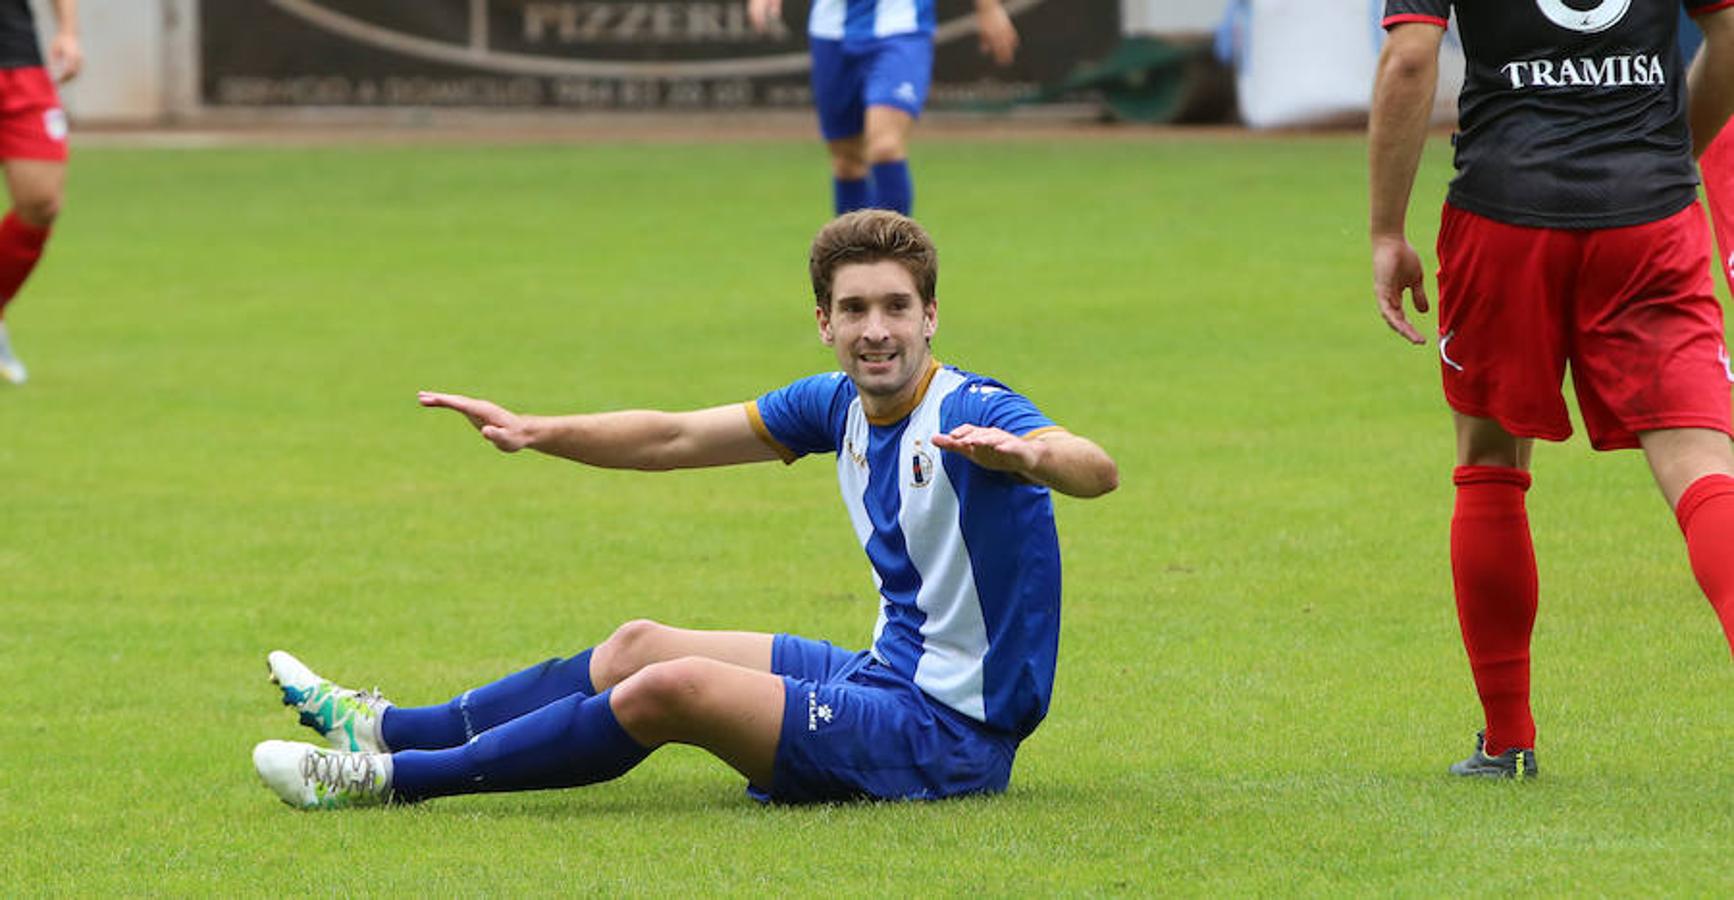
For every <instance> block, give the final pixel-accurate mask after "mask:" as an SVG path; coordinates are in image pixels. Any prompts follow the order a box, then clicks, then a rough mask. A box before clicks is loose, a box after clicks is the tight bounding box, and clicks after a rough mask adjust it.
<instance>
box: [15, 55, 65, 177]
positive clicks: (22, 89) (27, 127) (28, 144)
mask: <svg viewBox="0 0 1734 900" xmlns="http://www.w3.org/2000/svg"><path fill="white" fill-rule="evenodd" d="M0 159H42V160H49V161H51V162H65V161H66V113H65V112H64V111H63V110H61V108H60V97H59V96H58V95H56V94H55V93H54V82H53V81H51V80H49V78H48V70H46V69H44V68H42V67H41V66H32V67H29V68H24V69H0Z"/></svg>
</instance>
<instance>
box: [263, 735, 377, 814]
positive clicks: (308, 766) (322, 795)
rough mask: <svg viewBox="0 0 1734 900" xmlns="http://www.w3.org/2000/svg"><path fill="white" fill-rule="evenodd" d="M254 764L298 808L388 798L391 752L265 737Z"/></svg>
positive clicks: (334, 806)
mask: <svg viewBox="0 0 1734 900" xmlns="http://www.w3.org/2000/svg"><path fill="white" fill-rule="evenodd" d="M253 768H254V769H257V770H258V772H259V778H260V780H262V781H264V782H265V786H266V787H268V788H270V789H271V790H273V791H276V792H277V796H278V797H279V798H281V799H282V800H283V802H284V803H287V804H289V805H290V806H293V807H295V808H296V809H347V808H349V807H352V806H379V805H381V804H383V803H388V802H390V800H391V755H390V754H388V753H342V752H339V751H336V750H326V749H325V748H323V747H315V746H313V745H312V744H303V743H299V742H296V741H264V742H263V743H260V744H259V745H258V746H257V747H254V748H253Z"/></svg>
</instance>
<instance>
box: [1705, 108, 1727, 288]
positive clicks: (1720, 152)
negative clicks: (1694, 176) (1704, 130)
mask: <svg viewBox="0 0 1734 900" xmlns="http://www.w3.org/2000/svg"><path fill="white" fill-rule="evenodd" d="M1698 170H1699V171H1700V172H1702V173H1703V175H1704V197H1705V198H1706V199H1708V200H1709V201H1710V221H1712V222H1714V223H1715V224H1716V246H1718V247H1720V248H1721V249H1722V254H1721V260H1722V264H1721V265H1719V266H1717V268H1719V269H1721V270H1722V277H1724V278H1726V279H1728V287H1729V289H1730V290H1734V127H1730V126H1727V125H1724V126H1722V130H1721V131H1720V132H1718V133H1717V135H1716V139H1715V140H1714V141H1711V142H1710V147H1709V149H1707V150H1705V151H1704V155H1703V156H1701V157H1699V158H1698Z"/></svg>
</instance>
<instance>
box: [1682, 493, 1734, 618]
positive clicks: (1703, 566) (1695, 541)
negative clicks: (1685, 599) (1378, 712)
mask: <svg viewBox="0 0 1734 900" xmlns="http://www.w3.org/2000/svg"><path fill="white" fill-rule="evenodd" d="M1674 516H1675V517H1676V518H1678V519H1679V520H1680V530H1681V531H1683V532H1685V533H1686V555H1687V556H1688V557H1690V558H1691V560H1692V574H1694V575H1696V576H1698V586H1699V587H1701V588H1703V589H1704V596H1705V597H1708V598H1709V599H1710V608H1711V609H1714V610H1716V618H1718V619H1720V620H1722V633H1723V634H1724V635H1725V636H1727V638H1728V644H1729V647H1730V649H1734V478H1730V477H1728V476H1727V475H1705V476H1704V477H1703V478H1700V479H1698V480H1697V481H1694V482H1692V486H1691V487H1689V488H1686V492H1685V493H1684V494H1681V495H1680V502H1679V503H1677V504H1675V506H1674Z"/></svg>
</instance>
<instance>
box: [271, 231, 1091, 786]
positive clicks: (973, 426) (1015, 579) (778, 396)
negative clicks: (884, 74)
mask: <svg viewBox="0 0 1734 900" xmlns="http://www.w3.org/2000/svg"><path fill="white" fill-rule="evenodd" d="M810 271H811V275H812V280H813V293H814V296H815V298H816V300H817V304H818V306H817V311H816V312H817V316H818V325H819V335H820V338H821V339H822V340H823V341H824V343H825V344H826V345H827V346H830V347H832V348H833V349H834V350H835V352H836V355H837V362H838V363H839V365H840V367H841V369H842V371H840V372H830V373H826V374H822V375H815V376H812V377H810V378H805V379H802V380H800V381H796V382H794V383H793V384H790V385H788V386H786V387H783V388H779V389H777V390H774V391H771V392H770V393H767V394H765V395H764V396H762V397H759V398H758V399H757V400H753V401H750V402H747V403H745V404H731V405H728V406H718V407H713V408H710V409H703V410H697V411H693V412H684V413H663V412H648V411H629V412H614V413H601V414H596V415H575V416H564V417H542V416H525V415H518V414H515V413H513V412H510V411H508V410H506V409H502V408H501V407H499V406H497V405H495V404H493V403H489V402H487V401H485V400H477V399H472V398H469V397H461V396H456V395H452V394H435V393H423V394H422V395H421V403H422V405H424V406H429V407H443V408H446V409H452V410H456V411H457V412H460V413H462V414H463V415H464V416H466V417H467V418H468V419H469V420H470V422H471V423H472V424H473V425H475V426H476V427H477V428H478V429H480V430H481V434H482V437H484V438H486V439H487V440H489V441H491V442H492V443H493V444H494V445H495V446H496V447H498V448H499V449H501V450H504V451H506V452H514V451H517V450H521V449H523V448H525V447H529V448H532V449H535V450H539V451H541V452H544V453H548V454H552V455H556V456H563V457H566V458H568V459H571V460H574V461H577V462H580V463H585V464H587V465H592V466H602V467H607V468H632V469H646V470H666V469H678V468H695V467H701V466H721V465H730V464H734V463H748V462H764V461H770V460H776V459H780V460H782V461H783V462H785V463H789V462H793V461H794V460H796V459H797V458H799V457H801V456H804V455H806V454H810V453H835V454H836V456H837V478H838V481H839V482H841V485H842V490H843V501H844V505H845V507H847V509H848V511H849V518H850V521H851V522H852V523H853V524H854V526H855V532H856V536H857V537H858V538H859V539H860V541H861V544H862V546H863V547H864V548H865V549H866V551H867V558H868V561H869V562H870V563H871V564H872V568H873V576H874V580H875V582H877V584H878V586H879V598H880V599H879V621H878V624H877V625H876V626H875V628H874V632H873V634H874V638H873V647H872V649H871V650H868V651H863V652H859V653H854V652H850V651H847V650H842V649H839V648H837V647H834V646H832V645H831V644H830V643H828V642H824V641H814V640H808V639H805V638H800V637H795V636H793V635H788V634H778V635H771V634H755V633H747V632H707V631H688V630H684V629H679V628H671V627H669V626H666V625H661V624H658V623H656V622H650V621H642V620H641V621H634V622H628V623H626V624H625V625H622V626H620V628H618V629H617V630H615V631H614V633H613V634H612V635H611V636H609V638H608V639H607V640H606V641H603V642H602V643H601V644H598V645H596V646H595V647H592V648H590V649H587V650H584V651H583V652H581V653H578V654H577V655H575V656H573V657H570V658H568V659H552V660H548V661H547V662H544V663H541V664H539V665H536V666H533V667H531V668H529V669H525V670H524V671H521V672H518V673H516V674H514V675H509V676H507V677H506V678H503V679H501V680H499V681H496V682H494V683H492V684H488V685H484V686H482V687H478V688H475V689H473V690H469V691H465V692H464V693H462V694H460V695H459V696H457V697H456V698H454V699H453V700H451V701H450V702H449V703H442V704H438V705H435V706H425V707H416V708H411V707H401V706H393V705H391V704H390V703H388V702H386V701H385V700H384V699H383V698H381V697H380V696H379V695H378V694H377V693H374V692H371V691H369V692H359V691H353V690H349V689H346V688H341V687H338V686H336V685H333V684H332V683H330V682H328V681H326V680H325V679H323V678H320V677H319V676H317V675H315V674H313V673H312V672H311V671H309V670H308V669H307V667H306V666H304V665H302V664H301V663H300V662H299V661H297V660H296V659H295V658H294V657H292V656H290V655H289V654H287V653H283V652H281V651H279V652H275V653H272V654H271V655H270V657H269V658H268V663H269V666H270V669H271V675H272V678H273V680H275V681H276V682H277V683H278V684H279V685H280V686H281V687H282V689H283V702H284V703H285V704H286V705H290V706H294V707H296V708H297V709H298V710H299V711H300V713H301V721H302V723H303V724H306V725H308V726H310V727H312V728H314V729H315V730H317V731H319V732H321V733H322V734H323V735H324V736H325V738H326V740H327V741H329V742H330V743H331V744H333V745H334V746H335V747H336V749H335V750H328V749H324V748H321V747H315V746H313V745H310V744H302V743H292V742H288V741H266V742H264V743H262V744H260V745H258V747H257V748H255V749H254V751H253V763H254V765H255V767H256V768H257V769H258V771H259V775H260V777H261V778H263V779H264V781H265V783H266V784H267V785H268V786H270V787H271V789H272V790H274V791H276V792H277V794H278V795H279V796H280V797H282V799H283V800H284V802H286V803H288V804H290V805H291V806H296V807H301V808H330V807H346V806H359V805H370V804H378V803H384V802H387V801H392V800H396V801H414V800H423V799H427V798H430V797H439V796H444V795H449V794H471V793H478V792H483V791H521V790H537V789H542V788H562V787H575V786H578V785H585V784H592V783H595V782H598V781H606V780H608V779H611V778H615V777H618V776H620V775H621V774H623V773H625V772H626V771H627V770H629V769H631V768H632V767H633V766H635V765H637V764H638V763H639V761H641V760H643V759H644V758H645V757H646V756H648V755H649V754H650V752H651V751H652V750H654V749H656V748H657V747H659V746H661V745H663V744H666V743H669V742H676V743H683V744H692V745H695V746H698V747H702V748H704V749H706V750H708V751H710V752H711V753H713V754H715V755H716V756H717V757H718V758H720V759H721V760H723V761H724V762H726V763H728V764H729V765H730V766H732V767H733V768H735V769H736V770H737V771H739V772H740V773H741V774H742V775H744V776H746V778H747V781H748V783H749V787H750V788H751V790H752V791H753V793H754V795H755V796H757V797H759V798H760V799H770V800H776V801H782V802H803V801H825V800H843V799H852V798H884V799H897V798H924V799H925V798H940V797H948V796H953V795H958V794H969V793H978V792H997V791H1001V790H1004V789H1005V787H1006V784H1007V782H1008V780H1009V779H1010V777H1011V767H1012V758H1013V756H1014V755H1015V754H1016V752H1017V747H1018V743H1019V742H1020V741H1022V740H1023V739H1024V738H1026V737H1028V736H1029V734H1030V732H1032V731H1033V730H1035V727H1036V725H1037V724H1039V723H1040V722H1041V720H1042V718H1043V716H1044V715H1046V713H1047V709H1048V699H1049V695H1050V694H1051V692H1052V689H1053V677H1054V664H1055V656H1056V652H1057V649H1058V644H1059V624H1060V618H1059V617H1060V557H1059V543H1058V540H1057V537H1056V535H1055V533H1054V519H1053V507H1052V504H1051V501H1050V498H1049V489H1050V488H1051V489H1053V490H1058V491H1060V492H1062V493H1066V494H1071V495H1073V496H1078V497H1094V496H1098V495H1101V494H1105V493H1107V492H1109V491H1111V490H1113V489H1114V488H1115V486H1116V485H1117V483H1118V478H1119V475H1118V471H1117V469H1116V467H1115V464H1114V461H1113V460H1112V459H1110V458H1109V456H1108V455H1107V454H1106V453H1104V452H1103V451H1102V449H1101V448H1100V447H1098V446H1096V445H1095V444H1094V443H1092V442H1090V441H1089V440H1086V439H1084V438H1082V437H1079V436H1077V435H1074V434H1071V433H1069V432H1067V431H1065V430H1064V429H1062V428H1059V427H1057V426H1056V425H1054V423H1053V422H1052V421H1050V420H1049V419H1048V418H1047V417H1046V416H1044V415H1042V413H1041V412H1040V411H1038V410H1037V409H1036V408H1035V406H1034V405H1032V404H1031V403H1030V402H1029V401H1028V400H1026V399H1024V398H1023V397H1022V396H1019V395H1018V394H1016V393H1014V392H1013V391H1011V390H1010V389H1008V388H1007V387H1005V386H1004V385H1002V384H1000V383H998V382H996V381H993V380H992V379H989V378H984V377H982V376H980V375H973V374H970V373H968V372H964V371H961V370H959V369H955V368H951V367H948V366H941V365H940V364H939V363H938V362H936V361H934V359H933V356H932V351H931V348H930V346H929V343H930V340H931V338H932V337H933V333H934V330H935V329H936V328H937V327H938V324H939V319H938V314H939V307H938V303H937V301H936V299H935V296H934V287H935V282H936V281H937V276H938V267H937V256H936V253H935V250H934V247H933V244H932V242H931V241H930V240H929V239H928V236H927V234H926V233H925V232H924V231H922V229H921V228H920V226H918V225H916V224H915V223H914V222H913V221H911V220H909V219H907V218H905V217H903V216H900V215H897V214H896V213H891V212H884V211H863V212H857V213H852V214H850V215H846V216H843V217H841V218H838V219H836V220H834V221H832V222H831V223H830V224H828V225H826V226H825V228H824V229H823V230H821V231H820V232H819V235H818V237H817V238H816V239H815V240H814V241H813V246H812V253H811V258H810Z"/></svg>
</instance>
